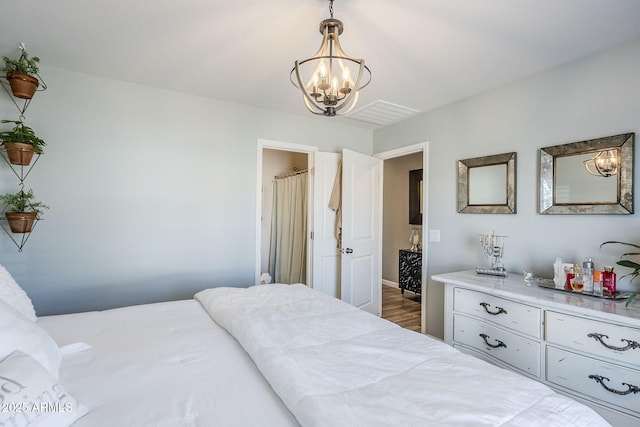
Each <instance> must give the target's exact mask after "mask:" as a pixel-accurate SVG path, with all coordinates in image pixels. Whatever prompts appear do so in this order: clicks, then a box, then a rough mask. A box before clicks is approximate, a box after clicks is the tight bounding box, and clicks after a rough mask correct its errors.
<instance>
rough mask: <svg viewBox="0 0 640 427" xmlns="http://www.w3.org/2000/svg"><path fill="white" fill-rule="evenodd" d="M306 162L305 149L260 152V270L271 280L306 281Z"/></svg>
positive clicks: (280, 281) (307, 193) (286, 281)
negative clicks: (302, 150)
mask: <svg viewBox="0 0 640 427" xmlns="http://www.w3.org/2000/svg"><path fill="white" fill-rule="evenodd" d="M308 163H309V160H308V155H307V153H299V152H292V151H285V150H276V149H271V148H265V149H264V150H263V152H262V192H263V196H262V239H261V241H262V244H261V246H262V247H261V248H260V253H261V256H260V257H261V260H260V271H261V272H262V273H261V275H262V274H265V273H267V272H268V273H270V276H271V280H273V281H274V282H278V283H300V282H303V283H306V282H307V273H306V272H307V265H306V264H307V242H306V240H307V239H306V236H307V234H308V222H307V216H308V212H307V211H308V203H307V198H308V197H309V191H308V185H307V178H308V173H309V171H308V167H307V166H308ZM263 280H264V278H263Z"/></svg>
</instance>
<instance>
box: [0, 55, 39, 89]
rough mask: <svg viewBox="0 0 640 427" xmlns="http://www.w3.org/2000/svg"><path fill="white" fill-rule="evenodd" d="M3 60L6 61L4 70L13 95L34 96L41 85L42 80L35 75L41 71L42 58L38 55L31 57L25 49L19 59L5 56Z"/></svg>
mask: <svg viewBox="0 0 640 427" xmlns="http://www.w3.org/2000/svg"><path fill="white" fill-rule="evenodd" d="M2 60H3V61H4V66H3V67H2V71H3V72H5V73H6V76H7V80H8V81H9V85H10V86H11V92H12V93H13V96H15V97H17V98H22V99H31V98H33V95H34V93H35V92H36V89H38V86H39V85H40V81H39V80H38V79H37V78H36V77H35V75H37V74H38V71H39V70H38V62H40V58H38V57H37V56H33V57H31V58H30V57H29V56H28V55H27V52H26V50H24V49H23V50H22V54H20V57H19V58H18V59H10V58H7V57H6V56H4V57H2Z"/></svg>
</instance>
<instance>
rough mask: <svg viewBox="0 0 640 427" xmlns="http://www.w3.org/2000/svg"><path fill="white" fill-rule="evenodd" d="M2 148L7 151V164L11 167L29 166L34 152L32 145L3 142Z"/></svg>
mask: <svg viewBox="0 0 640 427" xmlns="http://www.w3.org/2000/svg"><path fill="white" fill-rule="evenodd" d="M2 145H4V148H5V149H6V150H7V156H8V157H9V163H11V164H12V165H19V166H29V163H31V159H32V158H33V153H35V150H34V148H33V145H30V144H25V143H22V142H3V143H2Z"/></svg>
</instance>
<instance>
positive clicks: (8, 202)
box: [0, 190, 49, 233]
mask: <svg viewBox="0 0 640 427" xmlns="http://www.w3.org/2000/svg"><path fill="white" fill-rule="evenodd" d="M0 200H2V201H3V202H4V203H5V208H4V214H5V216H6V217H7V221H9V227H10V228H11V232H12V233H30V232H31V229H32V228H33V224H34V223H35V221H36V219H40V218H39V215H40V214H41V213H42V211H43V210H44V209H49V206H46V205H45V204H43V203H42V202H38V201H36V200H34V196H33V190H29V191H27V192H26V193H25V192H24V191H23V190H20V191H18V192H17V193H5V194H3V195H1V196H0Z"/></svg>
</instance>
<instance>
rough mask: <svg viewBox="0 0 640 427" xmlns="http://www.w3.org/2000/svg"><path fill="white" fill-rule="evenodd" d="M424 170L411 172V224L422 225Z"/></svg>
mask: <svg viewBox="0 0 640 427" xmlns="http://www.w3.org/2000/svg"><path fill="white" fill-rule="evenodd" d="M422 206H423V203H422V169H414V170H411V171H409V224H411V225H422Z"/></svg>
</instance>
